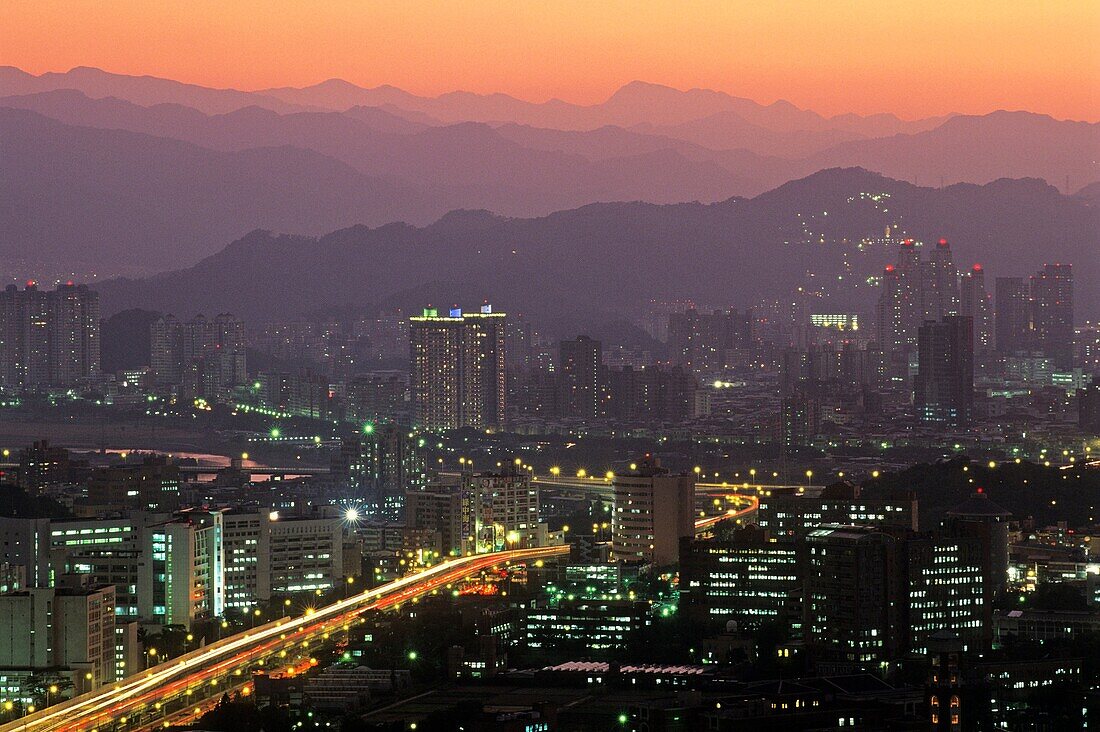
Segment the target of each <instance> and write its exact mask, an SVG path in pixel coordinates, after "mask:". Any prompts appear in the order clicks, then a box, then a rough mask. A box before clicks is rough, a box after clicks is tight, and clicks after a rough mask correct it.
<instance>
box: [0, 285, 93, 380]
mask: <svg viewBox="0 0 1100 732" xmlns="http://www.w3.org/2000/svg"><path fill="white" fill-rule="evenodd" d="M99 351H100V342H99V294H98V293H97V292H95V291H93V290H90V289H88V287H87V286H86V285H74V284H73V283H72V282H67V283H65V284H63V285H58V286H57V289H56V290H53V291H50V292H46V291H44V290H39V289H38V285H37V283H35V282H34V281H33V280H32V281H28V282H27V286H26V288H25V289H23V290H19V289H18V288H16V287H15V285H9V286H8V287H7V288H6V289H5V290H4V291H3V292H2V293H0V386H7V387H9V388H13V389H17V390H27V391H34V390H39V389H45V388H48V387H72V386H75V385H76V384H77V383H78V382H79V381H80V380H81V379H84V378H87V377H89V376H94V375H96V374H98V373H99V356H100V354H99Z"/></svg>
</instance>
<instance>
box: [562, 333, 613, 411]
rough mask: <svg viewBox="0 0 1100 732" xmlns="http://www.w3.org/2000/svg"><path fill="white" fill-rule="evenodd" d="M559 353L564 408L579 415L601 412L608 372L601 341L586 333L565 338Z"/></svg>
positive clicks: (563, 409)
mask: <svg viewBox="0 0 1100 732" xmlns="http://www.w3.org/2000/svg"><path fill="white" fill-rule="evenodd" d="M559 353H560V358H559V360H558V366H559V369H560V373H561V391H562V394H561V401H560V404H561V406H562V412H563V413H564V414H565V415H566V416H568V417H577V418H580V419H595V418H597V417H600V416H602V415H603V413H604V399H603V397H604V390H605V385H606V383H605V382H606V378H605V377H606V374H605V373H604V365H603V349H602V347H601V344H600V342H599V341H594V340H592V339H591V338H589V337H588V336H585V335H582V336H578V337H577V338H575V339H574V340H571V341H562V342H561V345H560V351H559Z"/></svg>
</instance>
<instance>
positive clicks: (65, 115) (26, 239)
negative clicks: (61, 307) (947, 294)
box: [0, 68, 1100, 274]
mask: <svg viewBox="0 0 1100 732" xmlns="http://www.w3.org/2000/svg"><path fill="white" fill-rule="evenodd" d="M64 84H73V85H74V86H80V87H82V88H83V91H82V90H78V89H68V88H63V85H64ZM43 87H45V88H48V90H46V91H41V90H40V91H35V89H38V88H43ZM309 89H311V90H312V91H310V92H309V94H305V96H302V94H299V93H298V92H299V91H301V90H272V92H279V94H281V95H282V96H284V97H287V98H288V99H289V98H291V97H294V98H295V99H297V101H288V100H287V99H283V98H280V97H279V95H276V94H257V93H252V92H239V91H236V90H219V89H205V88H203V87H196V86H194V85H186V84H180V83H178V82H171V81H168V80H163V79H154V78H152V77H126V76H122V75H116V74H108V73H106V72H102V71H99V70H95V69H74V70H73V71H71V72H67V73H66V74H45V75H42V76H32V75H29V74H25V73H23V72H20V71H18V70H14V69H10V68H0V93H5V92H10V91H13V90H15V91H21V92H27V93H21V94H17V95H14V96H7V97H3V98H0V118H3V119H2V121H0V125H10V124H15V122H14V121H13V120H14V118H13V117H12V116H11V115H10V114H8V112H10V111H14V110H15V109H22V110H30V111H33V112H34V113H36V114H35V115H30V116H28V113H27V112H24V113H23V116H21V117H19V118H18V119H19V121H18V124H17V125H16V126H17V127H18V129H19V132H18V134H17V135H16V138H17V139H18V140H20V141H21V143H20V144H13V141H12V140H8V141H6V142H7V144H6V150H7V151H8V155H9V159H7V160H5V163H7V164H8V168H9V170H8V171H6V172H4V173H0V181H3V184H4V186H5V191H7V192H8V196H7V202H8V204H9V205H8V206H5V207H2V208H0V231H3V232H4V233H6V234H7V235H8V236H7V238H6V240H5V241H7V242H9V243H10V244H9V246H12V247H15V248H16V250H17V251H18V252H19V253H20V254H21V255H23V257H22V258H23V260H24V261H26V254H27V253H28V252H37V253H38V256H40V257H41V258H42V266H43V267H44V268H46V267H49V268H52V267H54V266H55V265H59V264H66V265H67V264H69V263H80V264H82V265H86V266H85V268H86V269H88V270H89V271H96V270H97V269H102V267H103V266H104V265H105V264H106V265H107V266H110V263H111V262H112V261H125V262H127V263H131V262H141V263H142V266H145V267H147V268H154V269H156V268H169V267H180V266H186V265H188V264H190V263H193V262H196V261H197V260H199V259H200V258H202V257H204V256H207V255H209V254H211V253H213V252H215V251H217V249H218V247H221V246H222V245H223V244H224V242H225V241H227V240H230V239H233V238H235V237H238V236H240V235H241V234H243V233H245V232H246V231H248V230H250V229H253V228H264V229H271V230H276V231H288V232H294V233H302V234H310V235H319V234H322V233H323V232H325V231H332V230H334V229H338V228H340V227H341V226H346V225H349V224H352V223H365V224H369V225H378V224H381V223H385V222H387V221H393V220H404V221H408V222H411V223H413V224H418V225H424V224H427V223H429V222H431V221H434V220H435V219H437V218H438V217H439V216H441V215H442V214H443V213H445V212H446V211H448V210H452V209H457V208H471V209H488V210H491V211H494V212H496V213H500V214H503V215H506V216H513V217H531V216H542V215H546V214H548V213H550V212H553V211H558V210H562V209H572V208H576V207H578V206H583V205H584V204H586V203H591V202H597V201H604V202H611V201H633V200H638V201H647V202H651V203H676V202H684V201H702V202H716V201H724V200H726V199H729V198H730V197H734V196H742V197H743V196H756V195H759V194H761V193H764V192H766V191H769V190H771V189H774V188H775V187H777V186H779V185H781V184H783V183H784V182H786V181H790V180H796V179H798V178H801V177H805V176H808V175H810V174H812V173H814V172H815V171H818V170H821V169H825V168H831V167H863V168H867V169H870V170H875V171H877V172H880V173H883V174H884V175H887V176H888V177H892V178H895V179H898V180H909V181H914V182H919V183H921V184H924V185H929V184H933V185H934V184H940V183H942V184H944V185H950V184H953V183H956V182H971V183H978V184H982V183H987V182H990V181H995V180H998V179H1000V178H1004V177H1009V178H1028V177H1030V178H1042V179H1044V180H1046V181H1047V182H1049V183H1052V184H1054V185H1056V186H1058V187H1061V188H1064V189H1066V190H1074V189H1082V188H1084V187H1085V186H1087V184H1088V183H1090V182H1092V181H1096V180H1100V167H1098V166H1100V124H1094V123H1083V122H1064V121H1058V120H1054V119H1052V118H1050V117H1047V116H1045V115H1035V114H1031V113H1024V112H995V113H992V114H989V115H984V116H980V117H974V116H954V117H951V118H950V119H948V120H947V121H946V122H944V121H943V120H940V119H937V120H923V121H921V122H920V123H912V124H911V123H902V122H901V121H900V120H897V118H895V117H892V116H890V115H878V116H874V117H873V119H874V120H875V122H874V125H873V126H872V127H873V130H872V131H877V132H882V131H890V132H891V134H890V136H885V137H865V136H864V135H865V134H866V133H867V132H868V130H869V129H871V128H869V127H868V123H867V122H866V120H868V119H872V118H865V117H859V116H858V115H843V116H840V117H834V118H831V119H826V118H824V117H822V116H820V115H817V114H815V113H813V112H810V111H807V110H801V109H798V108H797V107H795V106H794V105H791V104H789V103H786V102H777V103H774V104H771V105H767V106H765V105H760V104H757V103H755V102H752V101H750V100H744V99H737V98H735V97H731V96H729V95H726V94H723V93H720V92H713V91H707V90H698V89H696V90H689V91H686V92H681V91H678V90H675V89H671V88H669V87H662V86H658V85H652V84H644V83H640V82H636V83H632V84H628V85H626V86H624V87H623V88H622V89H620V90H618V91H617V92H616V93H615V94H613V95H612V96H611V97H610V98H609V99H608V100H607V101H606V102H604V103H602V104H599V105H591V106H588V107H582V106H579V105H570V104H568V103H565V102H560V101H554V102H548V103H545V104H543V105H531V104H530V103H528V102H522V101H520V100H516V99H514V98H511V97H508V96H506V95H487V96H486V95H476V94H466V93H455V94H450V95H443V96H441V97H437V98H433V99H428V98H425V97H417V96H416V95H412V94H409V93H408V92H404V91H402V90H400V89H396V88H394V87H380V88H378V89H374V90H364V89H361V88H360V87H356V86H354V85H352V84H348V83H347V82H337V81H333V82H329V83H326V84H324V85H319V86H318V87H311V88H309ZM367 92H369V94H368V93H367ZM303 93H304V92H303ZM116 94H117V96H116ZM96 95H101V96H98V97H97V96H96ZM296 95H297V96H296ZM131 99H138V100H141V103H135V101H131ZM181 100H182V102H187V103H181ZM417 100H419V101H417ZM426 100H427V101H426ZM357 101H358V102H364V101H365V102H373V103H375V104H376V105H377V106H351V107H348V108H347V109H346V110H345V111H340V112H337V111H332V110H331V109H329V108H328V107H329V106H333V105H335V106H340V105H342V104H343V103H345V102H348V103H350V102H357ZM152 102H158V103H152ZM299 102H300V103H299ZM428 102H430V104H429V103H428ZM188 103H189V104H188ZM190 104H195V105H198V106H197V107H192V106H190ZM402 105H404V106H402ZM414 107H419V108H417V109H413V108H414ZM3 108H11V109H10V110H9V109H3ZM533 108H537V109H538V110H544V111H545V110H550V111H551V112H552V113H553V114H552V115H551V116H550V117H548V118H546V119H550V120H551V121H553V120H555V119H556V120H557V121H558V123H560V124H563V125H567V124H568V123H569V119H573V120H574V122H576V121H577V119H580V117H578V115H583V116H584V119H587V120H589V121H593V122H594V121H599V120H604V121H606V120H614V121H615V123H607V124H602V125H600V126H595V127H592V128H591V129H585V130H578V129H566V128H562V129H555V128H552V127H545V126H533V125H531V124H521V123H518V122H514V121H507V122H503V123H502V122H500V121H499V120H498V121H494V122H491V123H489V122H479V121H469V120H466V119H463V120H461V121H454V122H452V121H449V120H448V119H447V117H448V115H451V116H458V117H461V116H462V115H467V116H469V117H478V116H481V117H485V118H492V117H501V116H503V117H507V116H508V115H511V116H512V117H520V118H522V117H524V115H526V116H527V117H531V116H533V112H532V109H533ZM211 109H217V110H228V111H218V112H216V113H208V111H204V110H211ZM441 110H442V112H444V113H445V114H440V113H441ZM448 110H449V111H448ZM524 110H526V111H524ZM504 112H507V113H508V114H502V113H504ZM521 112H522V114H521ZM436 114H439V115H440V116H433V115H436ZM37 115H41V116H37ZM553 115H557V117H556V118H555V117H553ZM569 115H572V117H569ZM700 115H701V116H700ZM639 120H642V121H639ZM58 121H60V122H63V123H65V127H64V129H63V130H62V128H60V127H58V126H57V124H58ZM544 121H545V120H544ZM624 125H627V126H624ZM765 125H767V126H765ZM35 126H37V127H38V128H39V129H37V130H36V129H34V128H35ZM922 126H930V128H929V129H922ZM898 129H903V130H905V131H904V132H900V133H897V134H894V132H896V131H897V130H898ZM58 132H61V133H62V134H60V135H58V134H56V133H58ZM132 133H140V134H138V135H136V136H135V135H133V134H132ZM127 135H129V136H127ZM684 138H694V139H684ZM180 141H182V142H184V143H187V144H189V145H190V147H187V148H180V147H179V146H178V144H175V143H179V142H180ZM725 142H728V144H729V149H725V148H722V147H721V146H722V145H723V143H725ZM833 143H835V144H833ZM0 144H4V143H0ZM98 144H102V145H106V146H107V147H108V148H109V149H110V150H112V151H113V154H112V155H111V156H108V157H106V158H105V157H104V155H103V151H102V150H97V149H96V145H98ZM127 145H130V146H133V149H131V150H127V149H125V148H126V146H127ZM820 148H824V149H820ZM183 150H186V153H184V152H183ZM202 150H205V151H206V152H201V151H202ZM246 151H253V152H250V153H248V154H247V155H243V156H242V157H241V158H240V160H244V161H247V162H248V164H247V165H245V166H243V167H241V166H239V165H237V166H233V165H230V161H231V160H234V158H232V157H231V156H230V155H229V154H243V153H245V152H246ZM761 151H764V153H766V154H764V153H762V152H761ZM181 156H182V157H181ZM200 158H203V159H204V162H202V163H199V159H200ZM181 160H182V161H183V164H181ZM37 161H44V162H46V163H47V164H46V165H36V162H37ZM57 166H61V167H64V168H67V169H70V170H72V171H76V174H75V175H71V176H69V177H67V178H66V177H62V176H56V175H53V174H52V173H51V172H50V171H51V168H52V167H57ZM14 170H22V171H24V173H25V177H24V178H18V177H16V176H14V175H13V171H14ZM202 170H207V171H209V172H208V173H203V172H201V171H202ZM154 171H160V172H161V173H162V174H163V176H164V178H163V180H157V179H155V178H156V176H155V175H154ZM185 179H186V180H185ZM227 187H229V188H230V190H228V193H227V194H226V195H222V194H223V192H225V191H226V190H227ZM1086 190H1088V189H1087V188H1086ZM230 202H232V205H230ZM28 266H35V265H34V264H33V262H30V263H29V264H28ZM108 271H110V270H108ZM115 271H118V270H115ZM19 274H27V273H19Z"/></svg>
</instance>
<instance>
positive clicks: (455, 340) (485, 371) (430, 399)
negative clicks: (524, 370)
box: [409, 305, 507, 431]
mask: <svg viewBox="0 0 1100 732" xmlns="http://www.w3.org/2000/svg"><path fill="white" fill-rule="evenodd" d="M505 336H506V333H505V314H504V313H495V312H493V309H492V307H491V306H490V305H483V306H482V307H481V309H480V310H479V311H478V312H472V313H469V312H463V311H462V310H460V309H458V308H452V309H451V310H450V311H449V313H448V314H447V315H440V314H439V311H438V310H436V309H434V308H425V310H424V312H423V314H421V315H418V316H414V317H412V318H409V348H410V360H411V362H412V378H411V382H410V390H411V393H412V399H413V405H414V413H415V423H416V424H415V426H416V427H417V428H419V429H424V430H430V431H437V430H451V429H458V428H460V427H474V428H476V429H490V430H499V429H501V428H502V427H503V425H504V419H505V414H504V409H505V401H506V393H507V382H506V379H505Z"/></svg>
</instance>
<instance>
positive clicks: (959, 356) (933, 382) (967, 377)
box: [913, 315, 974, 427]
mask: <svg viewBox="0 0 1100 732" xmlns="http://www.w3.org/2000/svg"><path fill="white" fill-rule="evenodd" d="M918 364H919V365H918V369H917V375H916V377H915V379H914V380H913V404H914V406H915V407H916V411H917V418H918V419H920V420H921V421H922V422H934V423H939V424H943V425H946V426H950V427H962V426H965V425H967V424H969V423H970V420H971V417H972V416H973V411H974V335H973V321H972V320H971V319H970V318H968V317H963V316H959V315H949V316H947V317H945V318H944V319H943V320H941V321H939V322H933V321H928V322H926V323H925V324H924V325H922V326H921V327H920V331H919V346H918Z"/></svg>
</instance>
